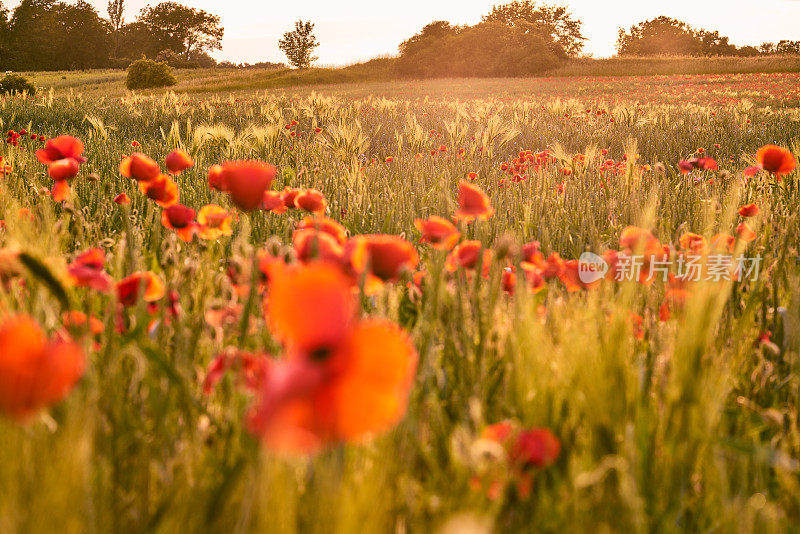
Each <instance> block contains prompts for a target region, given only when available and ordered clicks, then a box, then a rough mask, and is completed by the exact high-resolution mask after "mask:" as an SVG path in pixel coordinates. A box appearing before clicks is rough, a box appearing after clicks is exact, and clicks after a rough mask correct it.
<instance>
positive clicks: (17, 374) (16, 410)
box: [0, 315, 85, 422]
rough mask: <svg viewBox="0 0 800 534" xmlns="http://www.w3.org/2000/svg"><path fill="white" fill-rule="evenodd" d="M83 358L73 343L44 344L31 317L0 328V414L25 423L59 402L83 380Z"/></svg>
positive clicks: (10, 321)
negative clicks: (42, 410) (34, 415)
mask: <svg viewBox="0 0 800 534" xmlns="http://www.w3.org/2000/svg"><path fill="white" fill-rule="evenodd" d="M84 366H85V357H84V354H83V350H82V349H81V348H80V347H79V346H78V345H76V344H75V343H72V342H69V341H61V340H48V339H47V338H46V337H45V334H44V332H43V331H42V329H41V327H40V326H39V325H38V324H37V323H36V321H34V320H33V319H32V318H31V317H29V316H27V315H18V316H12V317H8V318H6V319H5V320H4V321H3V323H2V325H0V413H2V414H5V415H7V416H8V417H11V418H12V419H14V420H16V421H18V422H25V421H26V420H27V419H28V418H30V417H31V416H32V415H33V414H35V413H36V412H37V411H39V410H41V409H43V408H45V407H47V406H50V405H52V404H55V403H57V402H59V401H61V400H63V399H64V398H65V397H66V396H67V394H69V392H70V391H71V390H72V388H73V386H74V385H75V383H76V382H77V381H78V380H79V379H80V378H81V376H83V372H84Z"/></svg>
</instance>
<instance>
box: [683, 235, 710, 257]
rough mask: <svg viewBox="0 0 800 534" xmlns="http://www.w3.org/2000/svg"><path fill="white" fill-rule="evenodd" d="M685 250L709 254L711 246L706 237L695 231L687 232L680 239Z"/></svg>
mask: <svg viewBox="0 0 800 534" xmlns="http://www.w3.org/2000/svg"><path fill="white" fill-rule="evenodd" d="M678 243H679V244H680V246H681V248H682V249H683V250H688V251H691V252H693V253H695V254H708V252H709V250H710V247H709V245H708V241H707V240H706V238H705V237H704V236H702V235H700V234H696V233H694V232H686V233H684V234H683V235H681V237H680V239H679V240H678Z"/></svg>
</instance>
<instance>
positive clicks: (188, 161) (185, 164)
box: [164, 148, 194, 174]
mask: <svg viewBox="0 0 800 534" xmlns="http://www.w3.org/2000/svg"><path fill="white" fill-rule="evenodd" d="M164 164H165V165H166V166H167V169H168V170H169V172H170V173H172V174H180V173H181V172H183V171H185V170H186V169H188V168H190V167H193V166H194V160H193V159H192V157H191V156H190V155H189V154H187V153H186V151H185V150H182V149H180V148H176V149H175V150H173V151H172V152H170V153H169V155H168V156H167V158H166V160H165V161H164Z"/></svg>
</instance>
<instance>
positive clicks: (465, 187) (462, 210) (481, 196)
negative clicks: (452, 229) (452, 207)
mask: <svg viewBox="0 0 800 534" xmlns="http://www.w3.org/2000/svg"><path fill="white" fill-rule="evenodd" d="M493 214H494V208H492V205H491V201H490V200H489V197H487V196H486V193H484V192H483V191H481V190H480V188H478V187H477V186H475V185H473V184H471V183H469V182H467V181H464V180H461V182H459V184H458V209H457V210H456V214H455V215H456V218H458V219H459V220H463V221H466V222H469V221H473V220H476V219H477V220H480V221H485V220H487V219H488V218H489V217H491V216H492V215H493Z"/></svg>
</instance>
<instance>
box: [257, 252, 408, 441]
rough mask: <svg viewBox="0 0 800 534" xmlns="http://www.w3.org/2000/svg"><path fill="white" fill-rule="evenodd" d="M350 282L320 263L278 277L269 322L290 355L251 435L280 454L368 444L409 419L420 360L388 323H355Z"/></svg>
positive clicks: (277, 365)
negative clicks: (350, 443) (374, 436)
mask: <svg viewBox="0 0 800 534" xmlns="http://www.w3.org/2000/svg"><path fill="white" fill-rule="evenodd" d="M355 312H356V305H355V302H354V299H353V294H352V292H351V290H350V282H349V281H348V280H347V278H346V277H345V276H344V275H343V274H342V273H341V272H340V270H339V269H337V268H336V267H333V266H330V265H326V264H323V263H317V264H313V265H309V266H296V267H286V268H283V269H279V270H277V272H276V274H275V276H274V277H273V279H272V280H271V281H270V284H269V303H268V308H267V314H268V320H269V323H270V325H271V326H272V328H273V331H274V333H275V335H276V337H278V338H279V339H280V340H282V341H283V342H284V343H285V344H286V347H287V357H286V358H285V359H284V360H282V361H279V362H278V361H273V360H270V362H269V363H270V364H269V366H268V368H267V370H266V376H265V379H264V381H263V383H262V386H261V388H260V391H259V397H258V401H257V402H256V404H255V406H254V407H253V408H252V410H251V411H250V413H249V415H248V421H249V428H250V430H251V431H252V432H254V433H256V434H257V435H259V436H260V437H261V439H262V441H263V443H264V444H265V446H267V447H269V448H270V449H273V450H275V451H278V452H284V453H295V454H296V453H308V452H314V451H316V450H319V449H320V448H322V447H324V446H326V445H328V444H332V443H338V442H342V441H355V440H361V439H364V438H366V437H368V436H370V435H372V434H374V433H376V432H381V431H384V430H386V429H388V428H390V427H391V426H392V425H394V424H395V423H396V422H397V421H398V420H399V419H400V418H401V417H402V416H403V415H404V413H405V410H406V404H407V397H408V391H409V389H410V387H411V383H412V378H413V376H414V372H415V369H416V361H417V355H416V351H415V350H414V347H413V345H412V344H411V342H410V339H409V337H408V335H407V334H406V333H405V332H404V331H403V330H401V329H400V328H399V327H398V326H397V325H395V324H393V323H391V322H389V321H386V320H383V319H371V320H358V318H357V317H356V313H355Z"/></svg>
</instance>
